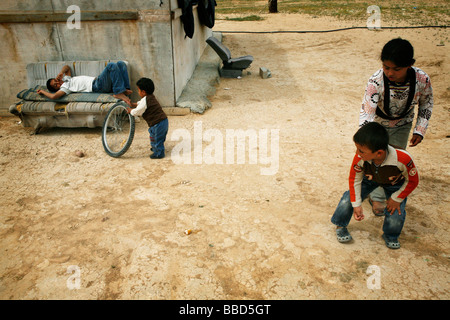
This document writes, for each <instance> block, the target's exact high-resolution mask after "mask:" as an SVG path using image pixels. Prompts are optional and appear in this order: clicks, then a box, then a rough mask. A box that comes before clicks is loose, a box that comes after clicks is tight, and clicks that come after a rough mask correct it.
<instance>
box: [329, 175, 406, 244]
mask: <svg viewBox="0 0 450 320" xmlns="http://www.w3.org/2000/svg"><path fill="white" fill-rule="evenodd" d="M378 186H379V184H377V183H376V182H373V181H369V180H368V179H367V178H366V177H364V179H363V181H362V182H361V199H362V200H364V199H365V198H367V196H368V195H369V194H370V193H371V192H372V191H373V190H375V189H376V188H377V187H378ZM401 186H402V184H398V185H389V186H381V187H383V189H384V193H385V194H386V199H389V198H390V197H391V194H393V193H394V192H396V191H397V190H399V189H400V188H401ZM406 200H407V198H405V199H404V200H403V201H402V203H401V204H400V211H401V214H400V215H399V214H398V211H395V212H394V213H393V214H392V215H391V214H390V213H389V212H388V211H387V209H384V223H383V232H384V234H385V235H386V237H387V238H388V239H389V240H392V241H396V240H397V239H398V237H399V235H400V233H401V232H402V228H403V224H404V222H405V217H406V211H405V205H406ZM352 216H353V207H352V203H351V202H350V192H349V191H346V192H345V193H344V195H343V196H342V198H341V201H340V202H339V204H338V206H337V208H336V211H335V212H334V214H333V217H331V222H332V223H334V224H335V225H337V226H339V227H347V226H348V224H349V223H350V219H351V218H352Z"/></svg>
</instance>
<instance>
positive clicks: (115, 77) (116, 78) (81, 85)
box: [37, 61, 132, 103]
mask: <svg viewBox="0 0 450 320" xmlns="http://www.w3.org/2000/svg"><path fill="white" fill-rule="evenodd" d="M47 89H48V91H49V92H47V91H45V90H38V91H37V93H39V94H41V95H44V96H46V97H47V98H49V99H59V98H61V97H62V96H64V95H66V94H70V93H72V92H97V93H111V92H112V93H113V96H114V97H115V98H117V99H121V100H124V101H125V102H127V103H128V102H129V101H130V98H128V96H129V95H130V94H131V93H132V91H131V90H130V79H129V78H128V71H127V66H126V64H125V62H123V61H118V62H117V63H116V62H110V63H108V64H107V65H106V67H105V69H104V70H103V71H102V73H101V74H100V75H99V76H98V77H90V76H74V77H72V72H71V70H70V67H69V66H67V65H66V66H64V67H62V69H61V72H60V73H59V74H58V76H57V77H56V78H52V79H48V80H47Z"/></svg>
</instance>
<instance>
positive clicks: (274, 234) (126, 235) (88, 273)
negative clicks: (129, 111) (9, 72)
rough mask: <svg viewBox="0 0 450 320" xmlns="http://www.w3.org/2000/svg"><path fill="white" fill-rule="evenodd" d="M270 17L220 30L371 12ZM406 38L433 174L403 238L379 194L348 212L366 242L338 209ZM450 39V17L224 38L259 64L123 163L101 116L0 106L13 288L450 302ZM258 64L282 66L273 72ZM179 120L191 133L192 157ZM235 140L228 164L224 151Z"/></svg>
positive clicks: (28, 294) (4, 269)
mask: <svg viewBox="0 0 450 320" xmlns="http://www.w3.org/2000/svg"><path fill="white" fill-rule="evenodd" d="M265 18H266V19H265V20H264V21H259V22H233V21H226V20H218V21H216V25H215V27H214V30H217V31H224V30H246V31H252V30H253V31H264V30H326V29H334V28H342V27H349V26H352V25H355V24H358V25H362V26H364V25H365V22H364V21H362V22H361V23H355V22H348V23H346V22H340V21H337V20H333V19H331V18H312V17H307V16H302V15H285V14H274V15H267V16H265ZM398 36H401V37H403V38H406V39H409V40H410V41H411V42H412V44H413V45H414V47H415V50H416V60H417V62H416V66H418V67H420V68H422V69H423V70H424V71H426V72H427V73H428V74H429V75H430V76H431V79H432V85H433V88H434V98H435V105H434V110H433V116H432V118H431V121H430V127H429V129H428V132H427V134H426V137H425V139H424V140H423V142H422V143H421V144H420V145H419V146H417V147H415V148H409V151H410V153H411V154H412V156H413V157H414V159H415V161H416V165H417V167H418V168H419V172H420V177H421V182H420V184H419V186H418V188H417V189H416V190H415V191H414V192H413V194H412V195H411V196H410V197H409V199H408V204H407V219H406V223H405V226H404V229H403V233H402V235H401V236H400V242H401V245H402V247H401V249H399V250H390V249H388V248H387V247H386V246H385V244H384V241H383V239H382V238H381V235H382V230H381V228H382V223H383V218H380V217H375V216H374V215H373V214H372V213H371V210H370V207H369V204H368V203H367V202H365V203H364V204H363V206H364V209H365V215H366V218H365V220H363V221H362V222H356V221H355V220H352V221H351V223H350V225H349V230H350V232H351V233H352V235H353V238H354V240H353V241H352V242H351V243H349V244H340V243H338V242H337V240H336V237H335V231H334V226H333V225H332V224H331V223H330V218H331V216H332V214H333V212H334V209H335V207H336V205H337V203H338V201H339V199H340V197H341V195H342V193H343V192H345V191H346V190H347V188H348V183H347V176H348V172H349V166H350V163H351V160H352V158H353V155H354V152H355V147H354V144H353V142H352V136H353V134H354V132H355V131H356V130H357V128H358V116H359V108H360V104H361V101H362V98H363V94H364V89H365V86H366V83H367V80H368V78H369V77H370V75H372V74H373V73H374V72H375V71H376V70H377V69H378V68H380V67H381V63H380V61H379V58H378V57H379V53H380V51H381V48H382V46H383V45H384V43H386V42H387V41H388V40H391V39H392V38H395V37H398ZM448 37H449V31H448V30H446V29H401V30H383V31H369V30H349V31H341V32H332V33H306V34H228V33H227V34H224V39H223V41H224V43H225V44H226V45H227V46H228V47H229V48H230V50H231V52H232V54H233V56H239V55H244V54H251V55H253V56H254V58H255V61H254V63H253V64H252V66H251V67H250V68H249V69H248V71H249V73H246V74H245V76H244V77H242V78H241V79H224V78H222V79H221V81H220V83H219V84H218V85H217V88H216V89H217V90H216V93H215V95H214V96H212V97H210V100H211V102H212V104H213V107H212V108H211V109H209V110H207V111H206V112H205V113H204V114H203V115H200V114H190V115H187V116H178V117H176V116H173V117H169V122H170V128H169V133H168V136H167V141H166V148H167V156H166V158H165V159H162V160H151V159H149V154H150V151H149V141H148V133H147V128H146V124H145V123H144V122H143V121H141V122H139V123H137V127H136V135H135V139H134V141H133V144H132V146H131V148H130V150H129V151H128V152H127V153H126V154H125V155H124V156H123V157H121V158H119V159H115V158H112V157H109V156H108V155H107V154H106V153H105V152H104V150H103V147H102V142H101V130H100V129H85V128H81V129H63V128H59V129H58V128H57V129H52V130H46V131H44V132H42V133H40V134H38V135H33V134H31V133H32V129H31V128H24V127H22V126H21V125H20V124H18V120H19V119H18V118H16V117H3V118H1V119H0V150H1V155H0V170H1V176H0V188H1V195H0V197H1V198H0V203H1V207H2V209H1V216H0V243H1V245H0V251H1V255H0V257H1V258H0V298H1V299H283V300H286V299H448V298H450V292H449V289H450V287H449V280H450V277H449V257H450V256H449V255H450V252H449V240H450V236H449V233H448V228H449V214H448V212H449V209H450V206H449V183H448V179H449V178H450V173H449V172H450V161H449V152H450V139H449V135H450V131H449V125H448V123H449V120H450V116H449V102H450V88H449V79H450V77H449V75H450V72H449V52H450V50H449V46H450V43H449V41H448ZM442 44H443V45H442ZM260 67H266V68H268V69H269V70H270V71H271V73H272V77H271V78H268V79H262V78H261V77H260V75H259V68H260ZM230 129H235V130H238V129H242V130H250V132H253V133H256V135H257V137H258V144H257V146H256V149H257V150H260V151H261V150H264V147H265V146H267V145H268V149H269V150H268V153H267V154H268V155H271V153H270V152H271V151H272V150H273V151H274V153H273V157H271V158H270V161H268V160H267V159H265V158H264V157H262V156H260V154H258V153H257V155H258V157H257V158H256V161H255V156H254V154H253V153H251V152H253V151H255V150H254V149H255V147H253V149H252V148H251V147H249V146H248V145H247V147H246V149H245V150H244V155H245V161H244V163H243V164H242V163H238V160H237V158H235V159H234V160H233V161H228V163H227V161H226V160H225V157H226V154H228V153H227V152H226V141H227V133H228V132H230V131H229V130H230ZM252 130H254V131H252ZM260 130H262V131H260ZM264 130H267V132H268V135H267V139H266V141H265V140H264V132H266V131H264ZM180 133H183V134H185V136H186V134H188V135H190V136H191V139H192V150H191V153H188V152H187V149H185V150H184V153H180V155H181V154H182V155H183V156H185V157H186V158H182V160H183V161H180V158H179V157H178V158H177V157H175V151H178V150H179V147H180V143H181V140H179V134H180ZM206 133H208V134H211V133H214V137H215V138H214V139H213V141H214V144H213V142H212V141H211V142H210V141H208V139H207V134H206ZM277 135H278V137H279V140H277V139H276V138H277ZM183 141H186V140H183ZM265 142H267V143H265ZM216 143H217V144H216ZM270 143H273V144H272V145H270ZM189 144H190V141H189ZM194 145H196V146H197V149H194ZM216 147H217V148H216ZM200 148H201V149H200ZM77 150H82V151H83V152H84V153H85V157H82V158H80V157H77V156H76V155H75V152H76V151H77ZM211 150H215V152H217V153H215V152H211ZM230 150H231V149H230ZM277 150H278V152H276V151H277ZM235 151H236V153H237V147H236V149H235ZM221 153H222V154H223V158H222V159H223V163H220V162H219V163H212V164H210V160H211V156H217V155H220V154H221ZM241 154H242V153H241ZM177 159H178V160H179V161H178V162H177V161H176V160H177ZM179 162H181V163H179ZM263 169H267V170H269V169H270V170H269V171H270V172H269V173H271V174H269V175H263V174H262V173H263V171H264V170H263ZM186 229H190V230H192V232H191V234H189V235H186V234H185V230H186Z"/></svg>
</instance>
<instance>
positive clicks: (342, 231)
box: [336, 227, 352, 243]
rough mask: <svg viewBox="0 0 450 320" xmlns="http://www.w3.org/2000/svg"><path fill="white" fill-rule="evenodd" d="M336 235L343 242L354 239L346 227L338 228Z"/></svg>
mask: <svg viewBox="0 0 450 320" xmlns="http://www.w3.org/2000/svg"><path fill="white" fill-rule="evenodd" d="M336 236H337V239H338V241H339V242H341V243H344V242H349V241H351V240H352V236H351V234H350V232H348V230H347V228H346V227H343V228H337V229H336Z"/></svg>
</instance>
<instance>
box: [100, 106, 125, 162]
mask: <svg viewBox="0 0 450 320" xmlns="http://www.w3.org/2000/svg"><path fill="white" fill-rule="evenodd" d="M130 117H131V115H129V114H128V113H127V110H126V108H125V107H124V106H122V105H119V106H116V107H114V108H113V109H111V111H110V113H109V115H108V116H107V118H106V121H105V124H104V127H103V135H104V145H105V148H106V149H107V150H108V151H109V152H110V153H111V154H112V155H115V154H120V153H121V152H122V151H123V149H124V148H125V147H128V146H127V142H128V140H129V139H130V137H131V134H132V126H131V119H130Z"/></svg>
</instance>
